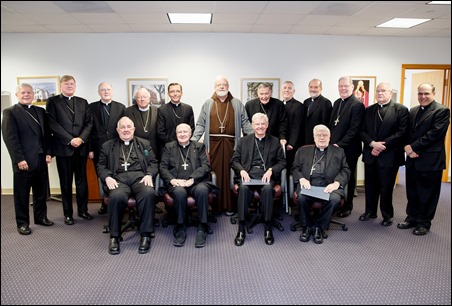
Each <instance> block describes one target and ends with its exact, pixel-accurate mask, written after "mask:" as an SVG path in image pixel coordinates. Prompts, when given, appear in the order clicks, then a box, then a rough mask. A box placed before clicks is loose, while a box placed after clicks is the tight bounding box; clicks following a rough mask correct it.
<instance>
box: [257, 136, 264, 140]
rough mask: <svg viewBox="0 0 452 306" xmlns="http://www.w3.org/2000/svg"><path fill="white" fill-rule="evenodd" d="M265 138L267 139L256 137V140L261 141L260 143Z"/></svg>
mask: <svg viewBox="0 0 452 306" xmlns="http://www.w3.org/2000/svg"><path fill="white" fill-rule="evenodd" d="M264 138H265V136H264V137H262V138H259V137H257V136H256V139H257V140H259V141H262V140H263V139H264Z"/></svg>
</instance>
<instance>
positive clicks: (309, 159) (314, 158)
mask: <svg viewBox="0 0 452 306" xmlns="http://www.w3.org/2000/svg"><path fill="white" fill-rule="evenodd" d="M313 135H314V141H315V145H305V146H303V147H301V148H300V149H299V150H298V151H297V154H296V155H295V161H294V166H293V169H292V174H293V178H294V182H296V184H297V189H296V190H297V194H298V197H297V204H298V208H299V211H300V223H301V225H302V229H301V235H300V238H299V239H300V241H302V242H307V241H309V239H310V237H311V235H312V236H313V240H314V242H315V243H317V244H321V243H323V237H324V235H325V231H326V230H328V229H329V227H330V220H331V216H332V215H333V213H334V210H335V209H336V207H337V206H339V204H340V202H341V198H342V197H345V192H344V186H345V185H346V184H347V182H348V179H349V177H350V169H349V168H348V165H347V161H346V158H345V153H344V150H342V148H338V147H336V146H333V145H330V144H329V143H330V130H329V129H328V127H326V126H325V125H323V124H319V125H316V126H315V127H314V129H313ZM311 186H318V187H322V188H323V187H324V188H323V192H325V193H329V194H330V195H329V199H328V200H320V199H318V198H315V197H311V196H308V195H304V194H301V193H300V192H301V190H302V189H311V188H312V187H311ZM317 201H321V202H323V204H322V205H323V206H322V209H321V211H320V213H319V215H318V216H317V218H316V220H312V217H311V210H312V205H313V204H314V203H315V202H317Z"/></svg>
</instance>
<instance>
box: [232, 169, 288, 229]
mask: <svg viewBox="0 0 452 306" xmlns="http://www.w3.org/2000/svg"><path fill="white" fill-rule="evenodd" d="M234 176H235V173H234V170H233V169H231V181H230V185H231V190H232V194H233V195H234V197H235V199H237V198H238V195H239V188H240V185H239V184H238V183H236V182H235V181H234ZM286 178H287V176H286V169H283V170H282V171H281V183H280V184H275V186H273V190H274V194H273V200H274V202H276V203H278V202H279V203H281V202H282V204H283V206H285V207H288V200H287V179H286ZM260 199H261V197H260V194H259V192H258V191H257V190H254V194H253V199H252V201H251V203H250V205H249V210H251V211H254V212H253V213H252V214H251V218H250V220H249V222H248V225H247V227H246V231H247V232H248V233H249V234H252V233H253V227H254V226H256V224H259V223H263V222H264V221H265V220H264V215H263V213H262V212H261V203H260ZM282 219H283V218H282V217H281V215H279V214H278V213H274V214H273V218H272V221H271V222H272V226H273V227H275V228H277V229H278V230H279V231H280V232H282V231H284V227H283V226H282V224H281V222H279V221H282ZM230 221H231V224H237V222H238V216H232V217H231V219H230Z"/></svg>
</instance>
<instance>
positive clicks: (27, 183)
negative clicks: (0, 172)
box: [13, 154, 49, 227]
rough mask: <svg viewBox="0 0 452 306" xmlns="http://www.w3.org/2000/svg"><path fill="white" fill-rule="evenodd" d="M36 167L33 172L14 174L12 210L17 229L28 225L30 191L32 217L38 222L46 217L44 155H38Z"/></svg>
mask: <svg viewBox="0 0 452 306" xmlns="http://www.w3.org/2000/svg"><path fill="white" fill-rule="evenodd" d="M37 158H38V167H37V168H36V169H35V170H33V171H20V172H14V175H13V190H14V210H15V212H16V224H17V227H20V226H22V225H30V215H29V213H30V190H33V217H34V222H35V223H36V222H39V221H41V220H42V219H44V218H46V217H47V203H46V200H47V184H48V181H49V179H48V170H47V163H46V159H45V158H46V157H45V154H38V157H37Z"/></svg>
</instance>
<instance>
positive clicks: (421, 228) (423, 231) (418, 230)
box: [413, 226, 430, 236]
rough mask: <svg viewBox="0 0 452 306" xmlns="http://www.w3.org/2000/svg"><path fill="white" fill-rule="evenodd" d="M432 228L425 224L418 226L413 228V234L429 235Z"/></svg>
mask: <svg viewBox="0 0 452 306" xmlns="http://www.w3.org/2000/svg"><path fill="white" fill-rule="evenodd" d="M429 231H430V229H428V228H426V227H425V226H418V227H416V228H415V229H414V230H413V234H414V235H417V236H423V235H427V234H428V232H429Z"/></svg>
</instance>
